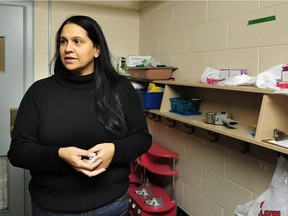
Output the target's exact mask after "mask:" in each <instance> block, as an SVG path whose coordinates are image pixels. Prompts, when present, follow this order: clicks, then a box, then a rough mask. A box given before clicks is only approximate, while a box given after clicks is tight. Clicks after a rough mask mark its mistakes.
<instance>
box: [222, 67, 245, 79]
mask: <svg viewBox="0 0 288 216" xmlns="http://www.w3.org/2000/svg"><path fill="white" fill-rule="evenodd" d="M242 74H246V75H247V74H248V72H247V70H246V69H221V70H220V79H226V78H229V77H234V76H238V75H242Z"/></svg>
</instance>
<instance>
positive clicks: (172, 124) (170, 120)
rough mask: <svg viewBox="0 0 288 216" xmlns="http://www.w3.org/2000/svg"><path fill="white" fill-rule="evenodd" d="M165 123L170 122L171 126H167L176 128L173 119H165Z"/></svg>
mask: <svg viewBox="0 0 288 216" xmlns="http://www.w3.org/2000/svg"><path fill="white" fill-rule="evenodd" d="M167 121H169V122H171V124H169V127H171V128H173V127H175V126H176V120H173V119H170V118H167Z"/></svg>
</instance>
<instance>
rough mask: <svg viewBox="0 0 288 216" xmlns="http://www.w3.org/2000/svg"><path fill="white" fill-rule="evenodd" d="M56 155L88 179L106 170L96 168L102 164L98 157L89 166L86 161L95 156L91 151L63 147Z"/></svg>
mask: <svg viewBox="0 0 288 216" xmlns="http://www.w3.org/2000/svg"><path fill="white" fill-rule="evenodd" d="M58 155H59V157H60V158H61V159H62V160H64V161H65V162H66V163H68V164H70V166H72V167H73V168H74V169H75V170H76V171H78V172H82V173H83V174H85V175H87V176H89V177H92V176H96V175H99V174H100V173H102V172H104V171H105V170H106V169H105V168H103V167H98V166H99V165H100V164H101V163H102V162H103V160H102V159H101V158H100V157H99V158H97V160H96V161H95V162H93V163H91V164H90V163H89V162H88V160H87V159H88V158H90V157H93V156H94V155H95V153H93V152H91V151H87V150H84V149H80V148H77V147H64V148H60V149H59V151H58Z"/></svg>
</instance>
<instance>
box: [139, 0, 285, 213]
mask: <svg viewBox="0 0 288 216" xmlns="http://www.w3.org/2000/svg"><path fill="white" fill-rule="evenodd" d="M287 9H288V4H287V3H284V2H281V1H261V0H260V1H181V2H176V1H174V2H173V1H172V2H154V3H151V4H149V5H147V6H146V7H145V8H143V9H142V10H141V15H140V54H142V55H153V56H154V57H155V58H156V60H158V61H160V62H162V63H165V64H168V65H174V66H175V67H177V68H178V70H177V71H175V72H174V77H175V78H176V79H184V80H199V79H200V76H201V74H202V72H203V71H204V69H205V68H206V67H212V68H215V69H221V68H245V69H248V73H249V75H251V76H256V75H257V74H259V73H260V72H263V71H265V70H267V69H268V68H270V67H271V66H274V65H277V64H281V63H283V64H285V63H287V61H288V52H287V48H288V30H287V28H286V26H287V23H288V15H287ZM274 15H275V16H276V21H271V22H265V23H259V24H255V25H247V23H248V21H249V20H254V19H258V18H263V17H268V16H274ZM148 122H149V128H150V131H151V133H152V135H153V137H154V139H155V140H156V141H158V142H159V143H161V144H163V145H165V146H167V147H169V148H171V149H174V150H175V151H176V152H178V153H179V154H180V159H179V160H178V163H177V169H179V171H180V175H179V176H178V177H177V181H176V201H177V203H178V205H179V206H181V207H182V208H183V209H184V210H185V211H186V212H187V213H189V215H192V216H232V215H234V210H235V208H236V205H237V204H241V203H246V202H248V201H250V200H252V199H254V198H255V197H257V196H258V195H259V194H261V193H262V192H263V191H265V190H266V188H267V187H268V185H269V183H270V181H271V178H272V175H273V173H274V169H275V162H276V157H277V153H276V152H273V151H270V150H267V149H263V148H261V147H257V146H254V145H251V146H250V147H251V148H250V151H249V152H247V153H242V151H243V145H242V143H241V142H239V141H237V140H233V139H230V138H227V137H221V136H220V140H219V141H218V142H216V143H213V142H211V141H210V139H211V138H213V137H212V136H211V135H210V134H209V133H208V132H207V131H203V130H200V129H197V128H196V133H195V134H192V135H188V134H187V131H188V130H189V129H187V128H185V127H184V126H183V125H181V124H177V126H176V128H171V127H169V122H167V121H166V120H165V119H164V118H162V121H161V122H154V121H153V119H149V118H148Z"/></svg>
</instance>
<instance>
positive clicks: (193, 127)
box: [185, 124, 195, 135]
mask: <svg viewBox="0 0 288 216" xmlns="http://www.w3.org/2000/svg"><path fill="white" fill-rule="evenodd" d="M185 127H186V128H189V129H190V130H189V131H187V133H188V134H190V135H191V134H194V133H195V126H192V125H189V124H185Z"/></svg>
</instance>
